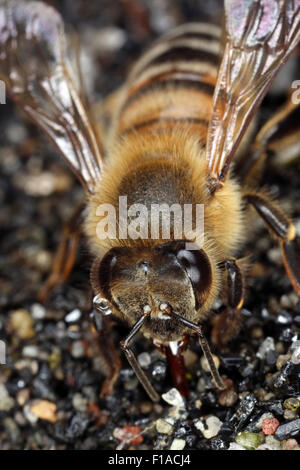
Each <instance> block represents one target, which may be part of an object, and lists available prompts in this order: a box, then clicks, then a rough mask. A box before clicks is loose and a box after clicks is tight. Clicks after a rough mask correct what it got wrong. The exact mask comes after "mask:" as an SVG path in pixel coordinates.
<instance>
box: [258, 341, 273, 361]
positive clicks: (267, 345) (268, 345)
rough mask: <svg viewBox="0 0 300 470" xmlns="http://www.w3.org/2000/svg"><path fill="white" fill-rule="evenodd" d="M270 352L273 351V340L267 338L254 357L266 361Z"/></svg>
mask: <svg viewBox="0 0 300 470" xmlns="http://www.w3.org/2000/svg"><path fill="white" fill-rule="evenodd" d="M270 351H275V343H274V339H273V338H271V337H270V336H268V337H267V338H266V339H265V340H264V341H263V342H262V344H261V345H260V347H259V349H258V352H257V353H256V356H257V357H258V358H259V359H266V358H267V356H268V353H269V352H270Z"/></svg>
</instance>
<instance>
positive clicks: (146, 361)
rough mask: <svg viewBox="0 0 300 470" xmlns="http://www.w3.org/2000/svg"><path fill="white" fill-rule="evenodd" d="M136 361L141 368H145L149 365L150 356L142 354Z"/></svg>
mask: <svg viewBox="0 0 300 470" xmlns="http://www.w3.org/2000/svg"><path fill="white" fill-rule="evenodd" d="M138 361H139V364H140V366H141V367H143V368H147V367H149V366H150V364H151V356H150V354H148V353H146V352H143V353H141V354H139V355H138Z"/></svg>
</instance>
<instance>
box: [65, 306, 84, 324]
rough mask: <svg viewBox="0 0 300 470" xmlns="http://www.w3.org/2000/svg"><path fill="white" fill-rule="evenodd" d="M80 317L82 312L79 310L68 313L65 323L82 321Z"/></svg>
mask: <svg viewBox="0 0 300 470" xmlns="http://www.w3.org/2000/svg"><path fill="white" fill-rule="evenodd" d="M80 317H81V311H80V310H79V309H78V308H75V309H74V310H72V312H70V313H68V314H67V315H66V316H65V321H66V322H67V323H75V322H77V321H78V320H80Z"/></svg>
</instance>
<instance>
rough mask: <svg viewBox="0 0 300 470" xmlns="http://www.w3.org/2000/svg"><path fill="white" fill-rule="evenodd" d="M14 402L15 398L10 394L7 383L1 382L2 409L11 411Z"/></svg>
mask: <svg viewBox="0 0 300 470" xmlns="http://www.w3.org/2000/svg"><path fill="white" fill-rule="evenodd" d="M14 404H15V400H14V399H13V398H12V397H10V396H9V393H8V391H7V389H6V387H5V385H4V384H1V383H0V411H9V410H11V409H12V408H13V407H14Z"/></svg>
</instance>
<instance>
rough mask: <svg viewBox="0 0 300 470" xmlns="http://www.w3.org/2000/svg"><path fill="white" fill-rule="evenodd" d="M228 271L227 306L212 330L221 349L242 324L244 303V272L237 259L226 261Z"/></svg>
mask: <svg viewBox="0 0 300 470" xmlns="http://www.w3.org/2000/svg"><path fill="white" fill-rule="evenodd" d="M224 267H225V269H226V271H227V307H226V308H225V310H224V311H223V312H222V313H221V315H220V316H219V317H218V318H217V321H216V323H215V325H214V327H213V330H212V341H213V343H214V344H215V345H216V346H217V347H218V348H219V349H221V348H222V346H224V345H225V344H226V343H228V342H229V341H230V340H231V339H232V338H233V337H234V336H235V334H236V333H237V331H238V330H239V328H240V325H241V315H240V310H241V308H242V306H243V303H244V279H243V273H242V271H241V269H240V268H239V266H238V264H237V262H236V260H234V259H230V260H227V261H225V263H224Z"/></svg>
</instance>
